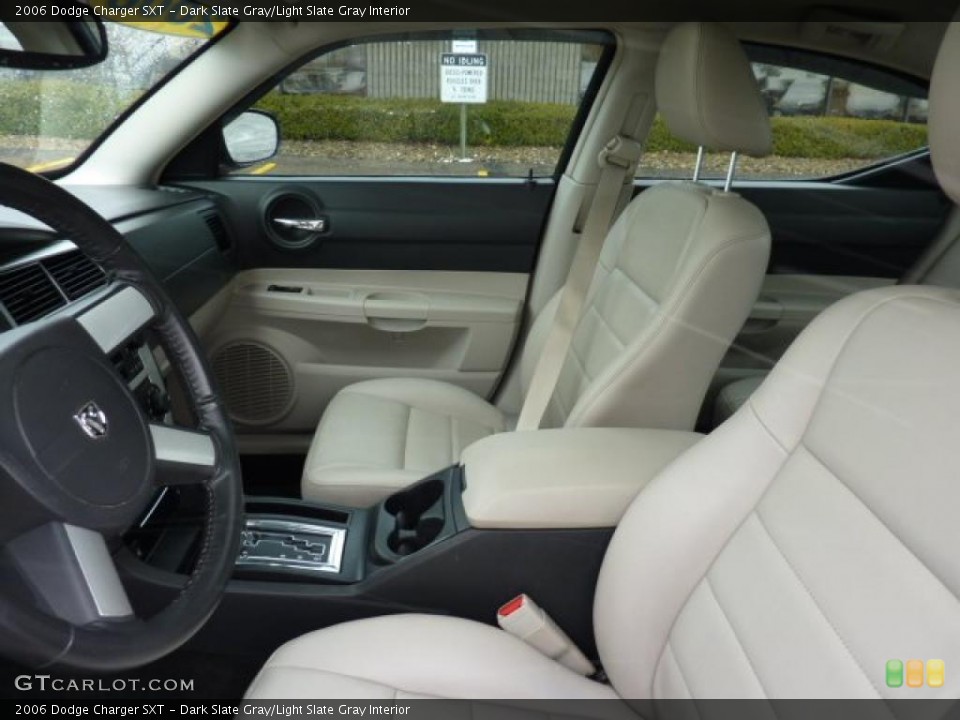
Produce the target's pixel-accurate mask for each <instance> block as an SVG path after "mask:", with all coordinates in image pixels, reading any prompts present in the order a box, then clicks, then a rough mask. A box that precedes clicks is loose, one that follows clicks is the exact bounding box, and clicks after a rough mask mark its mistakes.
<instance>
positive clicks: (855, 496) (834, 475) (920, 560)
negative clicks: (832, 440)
mask: <svg viewBox="0 0 960 720" xmlns="http://www.w3.org/2000/svg"><path fill="white" fill-rule="evenodd" d="M800 447H801V448H802V449H803V450H805V451H806V452H807V454H808V455H810V457H811V458H813V459H814V460H815V461H816V462H817V464H818V465H820V466H821V467H822V468H823V469H824V470H826V471H827V472H828V473H830V476H831V477H832V478H833V479H834V480H836V481H837V483H839V484H840V486H841V487H842V488H844V489H845V490H846V491H847V492H848V493H850V496H851V497H852V498H853V499H854V500H856V501H857V502H858V503H859V504H860V505H862V506H863V507H864V508H865V509H866V510H867V512H869V513H870V515H872V516H873V517H874V519H875V520H876V521H877V522H878V523H880V525H881V526H882V527H883V528H884V530H886V531H887V532H888V533H890V535H891V536H893V538H894V539H895V540H896V541H897V542H898V543H900V545H901V546H902V547H903V549H904V550H906V551H907V552H908V553H910V555H911V557H913V559H914V560H916V561H917V562H918V563H920V565H921V567H923V569H924V570H926V571H927V572H928V573H929V574H930V576H931V577H932V578H933V579H934V580H936V581H937V583H938V584H939V585H940V587H942V588H943V589H944V590H946V591H947V593H948V594H949V595H950V597H952V598H953V599H954V600H955V601H956V602H957V604H958V605H960V596H958V595H957V593H956V592H955V591H954V590H952V589H951V588H950V586H949V585H947V584H946V583H945V582H944V581H943V579H942V578H941V577H940V576H939V575H937V573H935V572H934V571H933V569H932V568H931V567H930V566H929V565H928V564H927V563H926V562H925V561H924V560H923V558H921V557H920V556H919V555H918V554H917V553H916V552H914V551H913V549H912V548H911V547H910V546H909V545H907V543H906V542H904V540H903V539H902V538H901V537H900V535H898V534H897V533H896V532H895V531H894V530H893V528H891V527H890V526H889V525H888V524H887V523H886V521H884V519H883V518H882V517H880V516H879V515H877V513H876V512H875V511H874V510H873V508H871V507H870V505H868V504H867V503H866V501H864V500H863V498H861V497H860V496H859V495H858V494H857V493H856V492H855V491H854V489H853V488H852V487H850V485H849V484H847V483H846V482H844V481H843V478H841V477H840V476H839V475H837V473H835V472H834V471H833V470H831V469H830V466H829V465H827V464H826V463H825V462H824V461H823V460H822V459H821V458H820V457H819V456H818V455H817V454H816V453H815V452H813V450H811V449H810V447H809V446H808V445H806V444H805V443H802V442H801V445H800Z"/></svg>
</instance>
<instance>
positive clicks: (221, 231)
mask: <svg viewBox="0 0 960 720" xmlns="http://www.w3.org/2000/svg"><path fill="white" fill-rule="evenodd" d="M201 217H202V218H203V221H204V222H205V223H206V224H207V227H208V228H209V229H210V234H211V235H212V236H213V241H214V242H215V243H216V244H217V247H218V248H220V250H221V251H222V252H226V251H227V250H229V249H230V247H231V243H230V237H229V236H228V235H227V228H226V226H225V225H224V224H223V218H222V217H220V213H218V212H217V211H215V210H214V211H211V212H205V213H203V214H202V215H201Z"/></svg>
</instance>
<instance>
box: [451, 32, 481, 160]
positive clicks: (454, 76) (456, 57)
mask: <svg viewBox="0 0 960 720" xmlns="http://www.w3.org/2000/svg"><path fill="white" fill-rule="evenodd" d="M461 42H468V41H461ZM487 84H488V76H487V56H486V55H483V54H480V53H441V54H440V102H445V103H460V158H461V160H467V159H468V158H467V105H477V104H482V103H485V102H486V101H487Z"/></svg>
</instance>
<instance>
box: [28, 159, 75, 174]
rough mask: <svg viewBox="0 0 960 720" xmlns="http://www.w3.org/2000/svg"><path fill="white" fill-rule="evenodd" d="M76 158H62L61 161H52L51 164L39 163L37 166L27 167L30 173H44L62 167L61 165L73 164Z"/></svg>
mask: <svg viewBox="0 0 960 720" xmlns="http://www.w3.org/2000/svg"><path fill="white" fill-rule="evenodd" d="M74 160H76V158H72V157H68V158H60V159H59V160H51V161H50V162H45V163H38V164H37V165H30V166H28V167H27V170H28V171H29V172H43V171H44V170H53V169H54V168H55V167H60V166H61V165H67V164H69V163H72V162H73V161H74Z"/></svg>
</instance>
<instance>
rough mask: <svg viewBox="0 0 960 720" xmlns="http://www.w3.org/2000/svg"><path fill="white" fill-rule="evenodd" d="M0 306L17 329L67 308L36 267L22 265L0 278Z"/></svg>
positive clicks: (62, 298)
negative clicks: (0, 305) (59, 309)
mask: <svg viewBox="0 0 960 720" xmlns="http://www.w3.org/2000/svg"><path fill="white" fill-rule="evenodd" d="M0 303H3V306H4V307H5V308H6V310H7V312H8V313H9V314H10V317H11V318H12V319H13V321H14V322H15V323H17V325H23V324H24V323H28V322H31V321H32V320H37V319H39V318H42V317H43V316H44V315H48V314H49V313H51V312H53V311H54V310H56V309H57V308H61V307H63V306H64V305H66V304H67V303H66V300H64V297H63V294H62V293H61V292H60V290H59V289H58V288H57V286H56V284H54V282H53V280H52V279H51V278H50V276H49V275H48V274H47V273H46V272H45V271H44V269H43V268H42V267H40V266H39V265H26V266H24V267H21V268H17V269H16V270H13V271H11V272H8V273H4V274H3V275H0Z"/></svg>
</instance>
